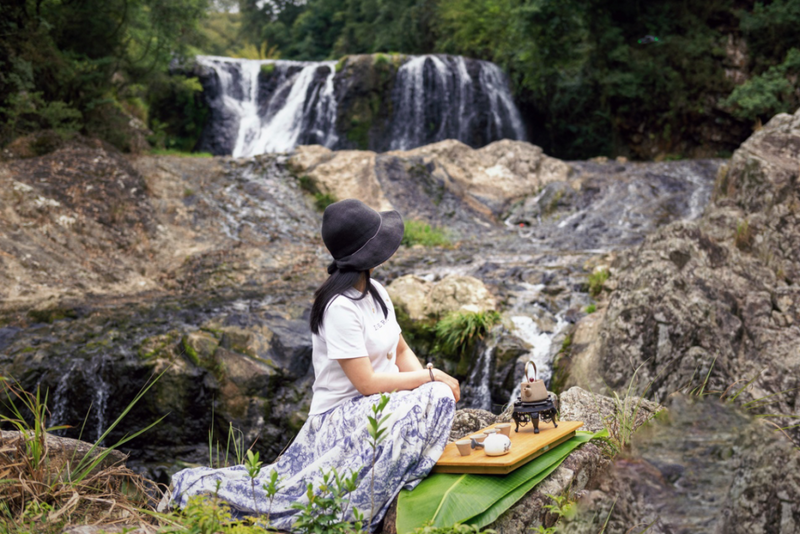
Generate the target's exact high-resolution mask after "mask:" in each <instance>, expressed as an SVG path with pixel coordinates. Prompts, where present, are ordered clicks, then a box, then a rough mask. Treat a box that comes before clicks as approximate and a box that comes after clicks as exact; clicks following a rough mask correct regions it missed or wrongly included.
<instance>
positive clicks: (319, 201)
mask: <svg viewBox="0 0 800 534" xmlns="http://www.w3.org/2000/svg"><path fill="white" fill-rule="evenodd" d="M334 202H336V197H335V196H333V195H331V194H330V193H315V194H314V206H315V207H316V208H317V209H318V210H319V211H325V208H327V207H328V206H330V205H331V204H333V203H334Z"/></svg>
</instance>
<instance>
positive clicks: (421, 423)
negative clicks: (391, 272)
mask: <svg viewBox="0 0 800 534" xmlns="http://www.w3.org/2000/svg"><path fill="white" fill-rule="evenodd" d="M402 238H403V220H402V218H401V217H400V214H399V213H397V212H396V211H385V212H381V213H378V212H376V211H375V210H373V209H371V208H369V207H368V206H366V205H365V204H364V203H362V202H360V201H358V200H354V199H349V200H342V201H340V202H336V203H334V204H332V205H330V206H328V208H327V209H326V210H325V213H324V215H323V217H322V239H323V241H324V242H325V246H326V247H327V248H328V250H329V251H330V253H331V255H332V256H333V262H332V263H331V264H330V265H329V266H328V274H329V275H330V276H329V277H328V279H327V280H326V281H325V283H323V284H322V286H320V288H319V289H317V291H316V293H315V294H314V304H313V306H312V308H311V319H310V323H311V332H312V345H313V364H314V375H315V380H314V387H313V392H314V395H313V398H312V400H311V409H310V410H309V417H308V421H306V423H305V425H303V428H302V429H301V430H300V432H299V434H298V436H297V438H296V439H295V440H294V442H293V443H292V445H291V446H290V447H289V448H288V449H287V450H286V452H285V453H284V454H283V455H282V456H281V457H280V458H278V460H277V461H276V462H275V463H274V464H272V465H269V466H266V467H264V468H263V469H262V470H261V473H260V475H259V476H258V477H257V479H256V480H255V481H254V483H252V482H251V479H250V478H249V476H248V475H247V471H246V470H245V467H244V466H236V467H231V468H226V469H211V468H195V469H185V470H183V471H181V472H179V473H177V474H176V475H175V476H174V477H173V479H172V481H173V487H174V490H173V499H174V501H175V502H176V503H177V504H178V505H180V506H181V507H183V506H185V505H186V503H187V501H188V498H189V497H191V496H192V495H197V494H213V493H215V492H216V493H217V494H218V496H219V497H220V498H222V499H224V500H226V501H227V502H228V503H230V505H231V507H232V508H233V509H234V510H235V511H237V512H239V513H242V514H252V513H261V514H265V513H270V523H271V525H272V526H273V527H275V528H281V529H290V528H291V526H292V524H293V523H294V520H295V518H294V517H293V516H294V514H295V513H296V512H297V511H296V510H294V509H292V508H291V505H292V504H293V503H301V504H306V503H307V502H308V499H307V497H306V490H307V485H308V483H309V482H310V483H312V484H313V485H314V488H315V490H316V489H317V488H318V486H319V481H320V479H321V476H322V475H321V473H322V472H328V471H330V470H331V468H336V470H337V471H338V472H339V473H340V474H348V473H350V472H359V476H358V486H357V488H356V489H355V491H353V492H352V493H350V494H349V495H348V496H347V498H348V499H349V501H350V505H349V507H348V517H346V518H345V519H352V517H353V516H352V507H353V506H355V507H356V508H357V509H358V510H359V511H360V512H361V513H362V514H363V515H364V517H365V518H367V519H368V518H370V517H372V528H374V527H376V526H377V524H378V523H379V522H380V520H381V519H382V518H383V516H384V514H385V513H386V510H387V509H388V507H389V505H390V503H391V502H392V499H393V498H394V497H395V495H397V493H398V492H399V491H400V490H401V489H402V488H404V487H405V488H407V489H411V488H413V487H415V486H416V485H417V484H418V483H419V482H420V481H421V480H422V479H423V478H424V477H425V476H426V475H427V474H428V473H429V472H430V470H431V469H432V468H433V465H434V464H435V463H436V461H437V460H438V459H439V456H440V455H441V454H442V451H443V449H444V446H445V444H446V443H447V439H448V435H449V433H450V427H451V425H452V422H453V415H454V413H455V403H456V402H457V401H458V399H459V397H460V390H459V385H458V381H457V380H456V379H454V378H452V377H450V376H448V375H447V374H445V373H443V372H442V371H440V370H438V369H433V368H432V367H430V365H429V366H428V368H427V369H423V368H422V365H420V363H419V361H418V360H417V357H416V356H415V355H414V352H413V351H412V350H411V349H410V348H409V346H408V345H407V344H406V342H405V340H404V339H403V336H402V335H401V333H400V327H399V325H398V324H397V319H396V318H395V314H394V308H393V306H392V302H391V300H390V298H389V295H388V293H387V292H386V290H385V289H384V288H383V286H381V285H380V284H379V283H377V282H375V281H374V280H372V278H371V276H370V275H371V272H372V270H373V269H374V268H375V267H377V266H378V265H380V264H381V263H383V262H385V261H386V260H388V259H389V258H390V257H391V256H392V255H393V254H394V253H395V251H396V250H397V248H398V247H399V246H400V241H401V240H402ZM380 393H391V400H390V401H389V404H388V405H387V406H386V408H385V409H384V412H383V413H384V414H391V415H390V417H389V419H388V420H387V422H386V423H385V424H384V427H385V428H387V430H388V431H387V433H386V436H387V437H386V439H385V440H384V441H383V442H382V443H381V444H380V445H379V446H378V448H377V452H376V454H375V458H374V460H375V461H374V464H373V450H372V448H371V447H370V445H369V442H370V438H369V433H368V430H367V423H368V420H367V416H368V415H371V414H372V410H371V408H372V406H373V405H374V404H376V403H377V402H378V400H379V398H380V397H379V394H380ZM272 471H277V472H278V475H279V476H280V477H281V484H280V485H281V489H280V491H279V492H278V494H277V495H276V496H275V497H274V499H273V500H272V502H271V503H270V500H269V499H268V498H267V496H266V493H265V491H264V490H263V489H262V484H264V482H266V481H268V480H269V477H270V474H271V472H272ZM373 481H374V483H373ZM217 488H219V489H217ZM254 488H255V490H254ZM254 491H255V498H254Z"/></svg>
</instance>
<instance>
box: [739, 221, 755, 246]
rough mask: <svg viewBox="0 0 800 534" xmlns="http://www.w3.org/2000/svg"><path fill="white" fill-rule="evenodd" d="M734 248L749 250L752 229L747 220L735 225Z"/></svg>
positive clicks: (751, 242) (751, 241)
mask: <svg viewBox="0 0 800 534" xmlns="http://www.w3.org/2000/svg"><path fill="white" fill-rule="evenodd" d="M734 243H735V244H736V248H738V249H739V250H749V249H750V247H751V246H752V244H753V231H752V229H751V228H750V223H749V222H747V220H744V221H741V222H739V224H737V225H736V237H735V238H734Z"/></svg>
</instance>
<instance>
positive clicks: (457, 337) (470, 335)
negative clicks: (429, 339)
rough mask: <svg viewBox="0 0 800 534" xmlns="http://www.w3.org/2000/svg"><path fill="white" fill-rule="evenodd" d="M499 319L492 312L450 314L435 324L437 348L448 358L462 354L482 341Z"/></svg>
mask: <svg viewBox="0 0 800 534" xmlns="http://www.w3.org/2000/svg"><path fill="white" fill-rule="evenodd" d="M500 319H501V316H500V314H499V313H498V312H496V311H494V310H486V311H482V312H460V311H456V312H451V313H449V314H447V315H446V316H445V317H444V318H443V319H442V320H441V321H439V322H438V323H437V324H436V343H437V347H438V349H439V350H441V351H442V352H443V353H444V354H446V355H450V356H455V355H458V354H461V353H464V352H466V351H467V348H468V347H470V346H472V344H473V343H474V342H475V341H477V340H481V339H483V338H484V337H485V336H486V333H487V332H489V330H491V328H492V327H493V326H494V325H496V324H497V323H499V322H500Z"/></svg>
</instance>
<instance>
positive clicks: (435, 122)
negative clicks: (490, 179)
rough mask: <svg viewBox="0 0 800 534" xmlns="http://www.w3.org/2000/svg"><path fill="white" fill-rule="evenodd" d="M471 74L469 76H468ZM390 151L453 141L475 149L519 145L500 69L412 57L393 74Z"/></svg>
mask: <svg viewBox="0 0 800 534" xmlns="http://www.w3.org/2000/svg"><path fill="white" fill-rule="evenodd" d="M470 71H472V72H470ZM394 102H395V103H396V105H397V110H398V111H397V113H396V114H395V115H394V117H393V125H392V138H391V145H390V148H391V149H392V150H408V149H411V148H415V147H418V146H422V145H426V144H429V143H434V142H436V141H441V140H442V139H458V140H459V141H462V142H464V143H467V144H468V145H472V146H478V145H484V144H487V143H489V142H491V141H493V140H496V139H503V138H508V139H520V140H522V139H525V129H524V127H523V124H522V119H521V117H520V114H519V111H518V110H517V108H516V106H515V105H514V102H513V100H512V98H511V92H510V91H509V89H508V83H507V82H506V79H505V76H504V75H503V72H502V71H501V70H500V68H499V67H498V66H497V65H495V64H493V63H489V62H487V61H477V60H470V61H469V65H468V64H467V60H466V59H465V58H463V57H460V56H434V55H427V56H418V57H414V58H412V59H410V60H409V61H408V62H406V63H405V64H404V65H403V66H402V67H400V69H399V70H398V72H397V79H396V81H395V89H394Z"/></svg>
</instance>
